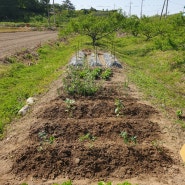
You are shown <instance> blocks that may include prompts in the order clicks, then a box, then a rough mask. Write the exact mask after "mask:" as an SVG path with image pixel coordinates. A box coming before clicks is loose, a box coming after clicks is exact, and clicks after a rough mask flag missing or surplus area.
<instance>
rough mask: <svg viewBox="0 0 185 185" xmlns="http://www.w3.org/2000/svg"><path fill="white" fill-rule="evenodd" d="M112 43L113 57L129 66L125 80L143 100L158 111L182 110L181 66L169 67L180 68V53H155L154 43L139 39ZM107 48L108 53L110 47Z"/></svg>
mask: <svg viewBox="0 0 185 185" xmlns="http://www.w3.org/2000/svg"><path fill="white" fill-rule="evenodd" d="M104 43H105V42H104ZM114 43H115V46H116V55H117V56H118V57H119V58H120V60H122V61H124V62H125V63H126V64H128V66H129V69H130V71H129V74H128V75H129V79H130V80H132V81H133V82H134V83H135V84H136V85H137V86H138V87H140V88H141V90H142V91H143V92H144V94H145V95H146V98H148V99H149V100H150V101H152V102H153V103H155V104H156V105H158V106H160V107H161V108H167V109H168V108H171V109H173V110H174V111H176V110H183V108H184V107H185V97H184V95H185V82H184V79H185V73H184V72H183V71H182V69H183V68H182V67H184V66H182V67H181V66H180V67H176V68H174V67H173V66H177V65H176V64H184V61H185V59H184V57H183V56H184V54H185V52H184V51H183V50H182V51H176V50H167V51H160V50H158V49H155V42H154V41H152V40H151V41H144V39H143V38H142V37H137V38H136V37H132V36H127V37H123V38H118V39H116V40H114ZM107 45H108V47H109V48H110V49H111V44H107ZM174 64H175V65H174ZM182 126H183V127H184V126H185V125H184V124H183V125H182Z"/></svg>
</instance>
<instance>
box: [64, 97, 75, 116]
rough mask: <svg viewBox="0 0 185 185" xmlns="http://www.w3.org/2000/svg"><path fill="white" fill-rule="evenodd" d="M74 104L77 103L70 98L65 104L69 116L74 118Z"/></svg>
mask: <svg viewBox="0 0 185 185" xmlns="http://www.w3.org/2000/svg"><path fill="white" fill-rule="evenodd" d="M74 103H75V100H72V99H69V98H66V100H65V104H66V108H67V109H66V110H65V111H66V112H69V115H70V116H71V117H72V114H73V112H72V111H73V109H74Z"/></svg>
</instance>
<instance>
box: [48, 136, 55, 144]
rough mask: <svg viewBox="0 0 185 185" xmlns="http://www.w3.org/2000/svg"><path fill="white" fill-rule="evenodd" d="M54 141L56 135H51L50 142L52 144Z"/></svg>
mask: <svg viewBox="0 0 185 185" xmlns="http://www.w3.org/2000/svg"><path fill="white" fill-rule="evenodd" d="M54 141H55V137H54V136H50V138H49V143H50V144H53V142H54Z"/></svg>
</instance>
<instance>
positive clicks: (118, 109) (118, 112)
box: [114, 99, 124, 116]
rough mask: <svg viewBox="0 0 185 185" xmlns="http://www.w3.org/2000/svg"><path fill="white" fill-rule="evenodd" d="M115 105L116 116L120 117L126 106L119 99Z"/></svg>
mask: <svg viewBox="0 0 185 185" xmlns="http://www.w3.org/2000/svg"><path fill="white" fill-rule="evenodd" d="M114 105H115V106H116V108H115V111H114V112H115V114H116V116H119V115H120V114H121V111H122V110H123V108H124V105H123V103H122V101H121V100H119V99H116V100H115V103H114Z"/></svg>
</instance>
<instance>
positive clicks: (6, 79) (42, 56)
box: [0, 37, 84, 136]
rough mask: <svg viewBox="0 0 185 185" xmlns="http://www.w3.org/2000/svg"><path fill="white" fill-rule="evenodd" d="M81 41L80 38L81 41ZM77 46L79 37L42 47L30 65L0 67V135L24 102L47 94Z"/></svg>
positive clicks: (81, 39) (15, 64)
mask: <svg viewBox="0 0 185 185" xmlns="http://www.w3.org/2000/svg"><path fill="white" fill-rule="evenodd" d="M83 39H84V38H82V37H81V38H80V41H81V42H82V41H83ZM78 43H79V38H73V39H70V40H68V43H59V42H57V44H53V45H51V44H50V45H45V46H43V47H42V48H40V49H38V53H39V61H37V62H36V63H35V64H34V65H31V66H28V65H26V64H24V63H22V62H21V61H19V62H15V63H13V64H9V65H8V66H2V67H1V66H0V68H1V69H2V70H1V69H0V75H1V78H0V102H1V103H0V134H1V136H2V134H3V130H4V126H5V125H6V124H7V123H10V122H11V121H12V119H13V118H15V117H16V116H17V113H18V111H19V109H20V108H21V107H22V106H23V105H24V104H25V100H26V99H27V98H28V97H30V96H38V95H39V94H42V93H44V92H46V90H47V89H48V85H49V84H50V83H51V82H52V81H53V80H54V79H56V78H57V77H59V75H61V73H62V72H61V70H60V69H61V67H63V66H64V65H66V64H67V63H68V62H69V60H70V58H71V56H72V55H73V54H74V52H75V46H76V45H77V44H78ZM81 47H82V46H81Z"/></svg>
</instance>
